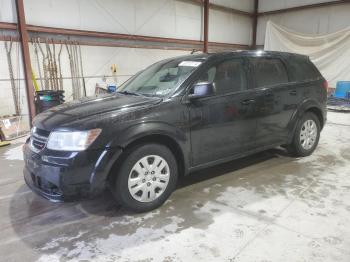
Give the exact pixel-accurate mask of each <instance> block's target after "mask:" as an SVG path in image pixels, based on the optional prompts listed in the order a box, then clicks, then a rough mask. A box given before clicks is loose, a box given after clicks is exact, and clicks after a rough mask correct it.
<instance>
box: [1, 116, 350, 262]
mask: <svg viewBox="0 0 350 262" xmlns="http://www.w3.org/2000/svg"><path fill="white" fill-rule="evenodd" d="M349 134H350V114H344V113H333V112H329V114H328V123H327V125H326V127H325V128H324V130H323V132H322V134H321V140H320V144H319V146H318V148H317V150H316V151H315V153H314V154H313V155H312V156H310V157H306V158H299V159H297V158H292V157H289V156H288V155H287V154H286V153H285V152H284V150H282V149H279V148H277V149H273V150H268V151H265V152H262V153H259V154H255V155H253V156H249V157H246V158H243V159H239V160H236V161H232V162H230V163H227V164H224V165H220V166H217V167H213V168H208V169H205V170H202V171H200V172H197V173H194V174H192V175H191V176H189V177H186V178H184V179H182V180H181V181H180V183H179V186H178V189H177V190H176V191H175V192H174V193H173V195H172V196H171V197H170V199H169V200H168V201H167V202H166V203H165V205H164V206H162V207H161V208H159V209H157V210H155V211H153V212H149V213H144V214H134V213H130V212H128V211H126V210H124V209H123V208H121V207H119V206H118V205H116V204H115V203H114V202H113V201H112V197H111V195H110V194H109V193H105V194H103V195H102V196H100V197H99V198H97V199H94V200H84V201H79V202H74V203H51V202H49V201H47V200H45V199H42V198H41V197H39V196H37V195H35V194H34V193H32V192H31V191H30V190H29V189H28V188H27V186H26V185H25V184H24V181H23V178H22V168H23V161H22V151H21V147H22V144H23V142H24V139H20V140H18V141H16V142H15V143H13V144H12V145H11V146H9V147H4V148H0V174H1V175H0V239H1V241H0V261H23V260H25V261H50V262H51V261H91V260H93V261H230V262H233V261H235V262H236V261H261V262H262V261H264V262H267V261H278V262H279V261H293V262H294V261H344V262H348V261H350V226H349V225H350V164H349V163H350V162H349V161H350V136H349Z"/></svg>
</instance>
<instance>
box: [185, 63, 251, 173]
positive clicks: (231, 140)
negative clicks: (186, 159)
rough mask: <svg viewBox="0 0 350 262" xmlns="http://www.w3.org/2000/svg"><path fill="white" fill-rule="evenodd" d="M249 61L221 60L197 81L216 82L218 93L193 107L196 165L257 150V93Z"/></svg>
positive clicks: (193, 156)
mask: <svg viewBox="0 0 350 262" xmlns="http://www.w3.org/2000/svg"><path fill="white" fill-rule="evenodd" d="M247 69H248V62H247V60H245V59H243V58H231V59H225V60H220V61H217V62H216V63H214V64H212V65H211V66H209V67H208V68H206V69H205V70H204V71H203V72H202V74H201V76H200V77H199V79H197V81H196V82H202V81H209V82H213V83H214V85H215V89H216V94H215V95H213V96H211V97H206V98H201V99H198V100H195V101H192V102H191V103H190V104H189V109H190V118H191V146H192V162H193V165H194V166H197V165H203V164H206V163H208V162H212V161H215V160H220V159H225V158H229V157H231V156H233V155H235V154H239V153H241V152H243V151H247V150H249V149H251V148H253V147H254V145H255V143H254V138H255V130H256V120H255V118H254V115H255V108H254V106H255V105H254V98H255V90H251V89H249V88H248V87H249V81H248V77H247Z"/></svg>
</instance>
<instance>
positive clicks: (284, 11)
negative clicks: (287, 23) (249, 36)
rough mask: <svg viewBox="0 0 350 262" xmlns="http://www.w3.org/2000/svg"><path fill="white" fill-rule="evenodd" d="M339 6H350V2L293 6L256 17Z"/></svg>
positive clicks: (338, 1)
mask: <svg viewBox="0 0 350 262" xmlns="http://www.w3.org/2000/svg"><path fill="white" fill-rule="evenodd" d="M340 4H350V0H337V1H330V2H324V3H317V4H310V5H302V6H295V7H290V8H284V9H277V10H271V11H266V12H260V13H258V16H264V15H275V14H282V13H289V12H295V11H302V10H307V9H314V8H319V7H329V6H334V5H340Z"/></svg>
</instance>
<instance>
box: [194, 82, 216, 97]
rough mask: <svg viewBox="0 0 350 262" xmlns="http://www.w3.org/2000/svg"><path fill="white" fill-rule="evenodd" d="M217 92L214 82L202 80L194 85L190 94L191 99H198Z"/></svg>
mask: <svg viewBox="0 0 350 262" xmlns="http://www.w3.org/2000/svg"><path fill="white" fill-rule="evenodd" d="M214 94H215V88H214V84H213V83H210V82H200V83H197V84H195V85H194V86H193V87H192V92H191V94H189V95H188V98H189V99H197V98H202V97H208V96H212V95H214Z"/></svg>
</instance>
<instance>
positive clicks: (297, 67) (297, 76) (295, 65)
mask: <svg viewBox="0 0 350 262" xmlns="http://www.w3.org/2000/svg"><path fill="white" fill-rule="evenodd" d="M288 62H289V66H290V69H291V73H292V75H293V78H294V80H296V81H308V80H314V79H317V78H318V77H319V74H318V72H317V69H316V68H315V66H314V65H313V64H312V62H311V61H310V60H308V59H305V58H303V59H301V58H291V59H289V60H288Z"/></svg>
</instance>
